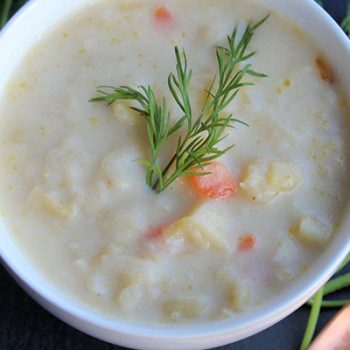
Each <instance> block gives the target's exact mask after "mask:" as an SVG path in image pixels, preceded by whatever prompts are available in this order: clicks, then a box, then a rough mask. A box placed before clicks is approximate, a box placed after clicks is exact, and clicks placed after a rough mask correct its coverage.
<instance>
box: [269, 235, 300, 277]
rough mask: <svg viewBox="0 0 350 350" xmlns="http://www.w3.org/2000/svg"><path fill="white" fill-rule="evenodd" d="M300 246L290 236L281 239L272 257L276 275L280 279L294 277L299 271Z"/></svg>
mask: <svg viewBox="0 0 350 350" xmlns="http://www.w3.org/2000/svg"><path fill="white" fill-rule="evenodd" d="M300 254H301V252H300V248H299V247H298V246H297V244H296V243H295V242H294V241H293V240H292V239H290V238H288V237H287V238H286V239H284V240H283V241H281V242H280V243H279V245H278V247H277V250H276V253H275V255H274V257H273V263H274V268H275V271H276V276H277V277H278V278H279V279H281V280H285V279H294V278H296V277H297V276H298V274H299V272H300V263H299V261H300Z"/></svg>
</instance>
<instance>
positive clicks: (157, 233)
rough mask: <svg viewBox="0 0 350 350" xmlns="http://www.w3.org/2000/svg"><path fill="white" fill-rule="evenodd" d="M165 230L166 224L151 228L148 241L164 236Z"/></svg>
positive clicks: (147, 236)
mask: <svg viewBox="0 0 350 350" xmlns="http://www.w3.org/2000/svg"><path fill="white" fill-rule="evenodd" d="M163 231H164V226H158V227H156V228H153V229H151V230H149V231H148V232H147V234H146V239H147V241H153V240H157V239H159V238H161V237H162V235H163Z"/></svg>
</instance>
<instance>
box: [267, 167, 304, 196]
mask: <svg viewBox="0 0 350 350" xmlns="http://www.w3.org/2000/svg"><path fill="white" fill-rule="evenodd" d="M302 180H303V174H302V172H301V170H300V168H299V167H298V166H296V165H295V164H291V163H282V162H270V163H269V167H268V173H267V181H268V183H269V185H270V186H271V187H272V188H273V189H275V190H277V191H280V192H291V191H293V190H294V189H295V188H296V187H297V186H298V185H299V184H300V183H301V182H302Z"/></svg>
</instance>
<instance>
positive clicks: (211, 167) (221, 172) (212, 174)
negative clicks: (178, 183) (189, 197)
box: [189, 162, 238, 199]
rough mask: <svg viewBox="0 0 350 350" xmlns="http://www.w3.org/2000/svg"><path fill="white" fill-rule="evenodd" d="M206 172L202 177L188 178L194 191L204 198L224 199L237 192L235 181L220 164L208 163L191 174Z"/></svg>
mask: <svg viewBox="0 0 350 350" xmlns="http://www.w3.org/2000/svg"><path fill="white" fill-rule="evenodd" d="M202 172H208V173H209V174H207V175H203V176H195V175H194V176H190V177H189V181H190V183H191V185H192V186H193V187H194V188H195V190H196V191H197V192H198V193H199V194H200V195H202V196H203V197H205V198H210V199H224V198H228V197H231V196H232V195H234V194H235V193H236V192H237V188H238V184H237V180H236V179H235V178H234V177H233V176H232V175H231V174H230V173H229V171H228V170H227V169H226V168H225V166H224V165H223V164H222V163H220V162H212V163H208V164H207V165H205V166H204V167H203V169H197V170H195V171H193V174H196V173H202Z"/></svg>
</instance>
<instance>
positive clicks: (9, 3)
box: [0, 0, 12, 29]
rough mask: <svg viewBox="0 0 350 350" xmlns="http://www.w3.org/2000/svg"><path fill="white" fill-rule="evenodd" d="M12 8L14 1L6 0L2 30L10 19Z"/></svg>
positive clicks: (2, 13)
mask: <svg viewBox="0 0 350 350" xmlns="http://www.w3.org/2000/svg"><path fill="white" fill-rule="evenodd" d="M11 6H12V0H5V1H4V4H3V5H2V6H1V14H0V29H1V28H3V27H4V25H5V24H6V23H7V21H8V19H9V16H10V10H11Z"/></svg>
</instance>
